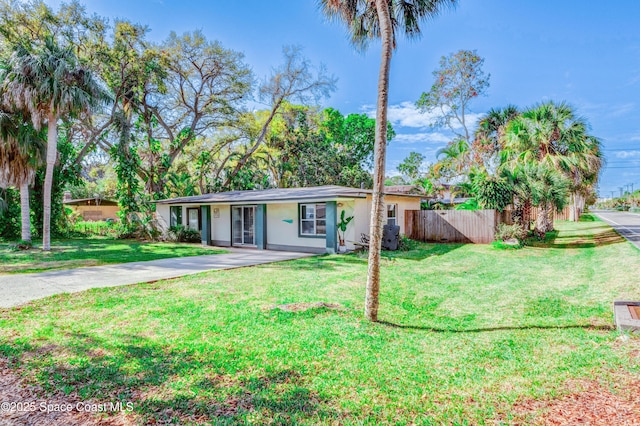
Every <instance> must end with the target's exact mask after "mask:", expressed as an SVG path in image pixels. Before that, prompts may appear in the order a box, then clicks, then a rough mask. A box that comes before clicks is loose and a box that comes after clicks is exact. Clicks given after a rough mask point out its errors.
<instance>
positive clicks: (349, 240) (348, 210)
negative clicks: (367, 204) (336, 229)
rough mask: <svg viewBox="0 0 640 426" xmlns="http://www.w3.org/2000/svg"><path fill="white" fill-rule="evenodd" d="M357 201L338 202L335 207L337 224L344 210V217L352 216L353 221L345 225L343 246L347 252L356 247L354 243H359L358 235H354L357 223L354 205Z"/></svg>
mask: <svg viewBox="0 0 640 426" xmlns="http://www.w3.org/2000/svg"><path fill="white" fill-rule="evenodd" d="M357 201H358V200H353V199H351V200H338V205H337V209H338V210H337V215H338V217H337V222H336V226H337V224H338V223H340V217H341V215H342V211H343V210H344V212H345V213H344V215H345V217H349V216H353V220H352V221H351V222H349V225H347V231H346V232H345V238H344V239H345V245H346V247H347V249H348V250H353V249H355V248H356V246H355V245H354V244H353V243H354V242H359V241H360V234H357V233H356V227H357V223H358V214H357V213H356V203H357Z"/></svg>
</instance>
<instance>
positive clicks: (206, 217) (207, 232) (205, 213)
mask: <svg viewBox="0 0 640 426" xmlns="http://www.w3.org/2000/svg"><path fill="white" fill-rule="evenodd" d="M200 220H201V221H202V223H201V230H200V235H201V240H202V244H203V245H207V246H210V245H211V207H210V206H200Z"/></svg>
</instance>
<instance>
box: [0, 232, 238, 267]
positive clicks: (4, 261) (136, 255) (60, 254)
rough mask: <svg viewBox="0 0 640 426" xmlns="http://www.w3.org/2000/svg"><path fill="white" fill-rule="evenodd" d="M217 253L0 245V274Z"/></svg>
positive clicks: (192, 248) (144, 246) (142, 245)
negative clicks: (22, 247) (28, 248)
mask: <svg viewBox="0 0 640 426" xmlns="http://www.w3.org/2000/svg"><path fill="white" fill-rule="evenodd" d="M218 253H225V251H224V250H222V249H217V248H213V247H203V246H201V245H200V244H183V243H179V244H174V243H149V242H141V241H136V240H112V239H106V238H100V237H94V238H90V239H74V240H58V241H53V242H52V243H51V251H49V252H45V251H42V250H40V248H38V247H37V246H36V247H35V248H33V249H31V250H14V249H12V248H11V244H8V243H0V274H1V273H30V272H42V271H48V270H54V269H72V268H79V267H83V266H97V265H108V264H113V263H128V262H138V261H142V260H155V259H166V258H171V257H185V256H199V255H206V254H218Z"/></svg>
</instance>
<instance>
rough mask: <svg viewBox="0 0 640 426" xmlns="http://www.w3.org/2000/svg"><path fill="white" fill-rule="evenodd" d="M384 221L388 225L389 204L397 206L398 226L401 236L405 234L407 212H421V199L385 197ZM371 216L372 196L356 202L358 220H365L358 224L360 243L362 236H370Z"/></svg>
mask: <svg viewBox="0 0 640 426" xmlns="http://www.w3.org/2000/svg"><path fill="white" fill-rule="evenodd" d="M384 204H385V210H384V221H383V224H385V225H386V223H387V208H386V206H387V205H389V204H396V205H397V206H398V211H397V213H396V224H397V225H398V226H400V234H401V235H402V234H404V218H405V211H407V210H420V198H419V197H406V196H401V195H385V196H384ZM370 215H371V196H368V197H367V199H366V200H364V199H360V200H356V215H355V216H356V218H358V217H361V218H364V220H358V221H357V223H356V229H355V232H356V236H357V238H358V241H360V234H366V235H369V220H370Z"/></svg>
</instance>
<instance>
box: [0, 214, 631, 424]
mask: <svg viewBox="0 0 640 426" xmlns="http://www.w3.org/2000/svg"><path fill="white" fill-rule="evenodd" d="M559 229H560V232H559V234H558V236H557V238H556V239H555V241H553V242H552V243H550V245H549V246H547V247H542V246H536V247H525V248H524V249H522V250H498V249H495V248H493V247H491V246H485V245H427V244H424V245H421V246H420V247H419V249H416V250H412V251H410V252H404V253H394V254H393V255H388V256H386V257H385V259H384V261H383V273H382V289H381V312H380V316H381V319H382V320H383V322H382V323H379V324H370V323H368V322H366V321H364V320H363V318H362V310H363V299H364V283H365V277H366V269H367V265H366V260H365V259H364V258H362V257H359V256H357V255H349V256H324V257H317V258H306V259H301V260H296V261H291V262H284V263H278V264H271V265H264V266H258V267H252V268H243V269H235V270H229V271H221V272H209V273H202V274H198V275H194V276H189V277H185V278H180V279H176V280H171V281H161V282H157V283H153V284H145V285H137V286H129V287H118V288H110V289H98V290H92V291H89V292H85V293H80V294H72V295H62V296H56V297H53V298H50V299H46V300H41V301H38V302H34V303H33V304H31V305H29V306H26V307H23V308H21V309H13V310H5V311H2V313H1V316H0V318H2V319H1V320H0V355H1V356H3V357H5V358H8V359H9V360H10V365H11V367H12V368H14V369H16V371H19V372H21V374H23V375H24V376H26V377H28V378H29V380H30V381H31V382H32V383H34V384H38V385H41V386H43V388H44V390H45V392H51V393H53V392H57V393H61V392H62V393H69V392H78V393H79V397H80V398H83V399H92V400H97V401H101V400H103V401H114V400H121V401H129V400H132V401H133V402H134V404H135V410H134V412H133V414H129V416H131V417H132V419H133V420H135V421H136V422H137V423H140V424H149V423H153V422H155V421H168V420H172V421H173V422H175V423H179V424H189V423H190V422H191V423H211V424H236V423H241V424H245V423H253V424H267V423H275V424H318V423H321V424H322V423H328V424H331V423H335V424H371V425H374V424H385V423H386V424H412V423H415V424H483V423H488V424H494V423H495V421H499V422H505V423H509V422H512V421H515V420H518V421H520V422H522V423H523V424H528V423H529V422H531V421H534V420H535V416H536V415H537V414H539V413H535V412H533V413H522V412H519V411H518V410H515V409H514V408H513V407H514V405H517V404H518V403H520V402H522V401H526V400H530V399H537V400H553V399H554V398H558V397H560V396H562V395H565V394H568V393H571V392H576V391H579V390H580V389H579V388H576V383H579V382H576V379H584V380H593V381H595V382H597V383H600V384H601V385H602V386H604V387H605V388H609V387H612V386H613V385H614V384H615V383H623V382H622V380H623V378H624V376H625V374H630V375H632V376H634V377H636V378H637V377H638V375H639V374H640V366H639V364H640V363H639V362H638V361H639V359H638V357H639V355H638V354H639V353H640V351H638V349H639V346H640V345H639V344H638V340H637V339H630V340H622V339H620V338H619V333H618V332H616V331H615V330H613V328H612V323H613V317H612V306H611V305H612V301H613V300H614V299H627V298H629V299H634V298H635V299H637V298H638V297H640V270H639V269H640V268H639V267H638V264H639V262H638V260H640V257H639V254H638V251H637V250H636V249H635V248H633V247H632V246H630V245H629V244H628V243H627V242H625V241H624V240H622V239H621V238H620V237H618V236H617V234H615V233H612V232H611V230H610V228H609V227H608V226H606V225H604V224H603V223H602V222H580V223H577V224H572V223H561V224H560V225H559ZM303 302H327V303H335V304H340V305H341V306H342V307H343V308H342V309H327V308H315V309H310V310H307V311H301V312H284V311H282V310H280V309H273V306H274V305H282V304H290V303H303Z"/></svg>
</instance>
